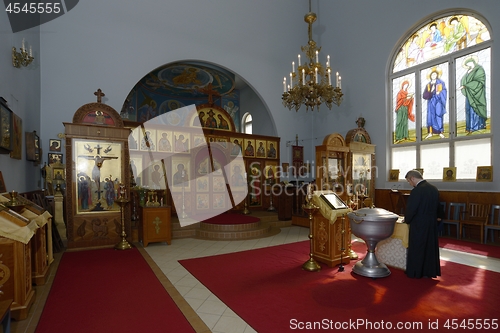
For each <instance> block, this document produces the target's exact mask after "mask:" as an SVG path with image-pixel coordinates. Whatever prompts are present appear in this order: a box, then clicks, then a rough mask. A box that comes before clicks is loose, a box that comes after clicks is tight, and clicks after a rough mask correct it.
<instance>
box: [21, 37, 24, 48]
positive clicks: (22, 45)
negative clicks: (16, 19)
mask: <svg viewBox="0 0 500 333" xmlns="http://www.w3.org/2000/svg"><path fill="white" fill-rule="evenodd" d="M21 48H22V49H23V50H24V38H23V42H22V44H21Z"/></svg>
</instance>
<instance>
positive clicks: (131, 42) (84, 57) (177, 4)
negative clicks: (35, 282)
mask: <svg viewBox="0 0 500 333" xmlns="http://www.w3.org/2000/svg"><path fill="white" fill-rule="evenodd" d="M465 7H469V8H473V9H474V10H476V11H477V12H479V13H481V14H482V15H483V16H484V17H486V19H487V20H488V21H489V22H490V23H491V25H492V37H493V38H494V37H495V36H496V35H498V34H499V33H500V26H499V23H498V21H495V18H496V17H499V15H500V6H499V5H498V0H476V1H474V2H472V1H465V0H439V1H435V0H433V1H431V0H421V1H418V2H416V1H401V0H377V1H373V0H351V1H326V0H313V1H312V10H313V11H314V12H316V13H317V15H318V20H317V22H316V23H315V24H314V26H313V28H314V29H313V38H314V40H315V41H316V42H318V44H319V45H320V46H322V52H321V53H322V57H325V56H326V54H330V56H331V57H332V60H331V62H332V67H333V68H334V70H338V71H339V72H340V73H341V75H342V78H343V80H342V88H343V90H344V93H345V98H344V102H343V103H342V105H341V106H340V107H337V106H335V105H334V106H333V108H332V110H331V111H330V110H328V109H327V108H326V107H325V106H323V107H322V108H321V110H320V111H319V113H318V112H316V113H314V114H311V113H310V112H309V113H305V110H303V109H302V110H300V111H299V112H298V113H296V112H295V111H289V110H288V109H285V108H284V107H283V105H282V103H281V94H282V91H283V90H282V89H283V85H282V80H283V77H284V76H287V75H288V73H289V72H290V69H291V61H292V60H295V59H296V56H297V54H298V52H299V51H300V47H301V46H302V45H305V44H306V43H307V24H306V23H305V22H304V19H303V18H304V14H305V13H306V12H307V11H308V2H307V1H306V0H273V1H269V0H253V1H248V0H231V1H230V0H213V1H200V0H184V1H169V2H161V1H154V0H143V1H131V0H107V1H97V0H87V1H80V2H79V3H78V5H77V6H76V7H75V8H74V9H72V10H71V11H70V12H68V13H67V14H65V15H63V16H62V17H59V18H57V19H55V20H53V21H51V22H48V23H46V24H44V25H42V26H41V28H40V39H41V42H40V44H41V48H40V49H39V48H36V50H37V51H36V54H37V55H38V60H37V61H39V62H38V66H39V67H38V70H40V71H41V83H40V85H39V87H40V88H39V92H35V91H36V88H37V87H38V85H37V84H36V83H35V82H36V79H35V80H31V78H32V76H35V73H38V70H37V71H33V73H31V72H30V71H28V70H23V71H20V70H18V69H14V68H13V67H12V66H10V47H11V46H5V45H12V43H13V41H11V39H15V40H16V43H17V44H20V41H21V40H22V36H24V33H23V32H20V33H17V34H12V33H10V34H9V33H7V34H1V35H0V41H2V42H3V43H2V44H1V45H4V46H2V48H3V50H4V51H3V52H1V53H0V60H2V59H3V60H2V62H1V65H0V71H1V72H0V74H2V75H1V76H0V95H3V96H5V95H9V94H11V93H13V94H15V95H16V96H17V99H18V100H19V103H34V104H35V105H31V104H29V105H22V106H21V107H20V108H22V109H23V110H24V112H25V114H24V117H23V119H26V118H27V117H28V109H29V110H41V111H40V113H41V115H42V117H41V123H40V131H41V137H42V142H43V144H44V148H45V150H44V156H43V157H44V160H46V155H47V154H46V152H47V148H48V146H47V144H48V140H49V139H51V138H56V136H57V134H58V133H63V132H64V126H63V125H62V122H71V120H72V117H73V114H74V112H75V111H76V110H77V109H78V108H79V107H80V106H82V105H83V104H86V103H89V102H94V101H95V96H94V95H93V93H94V91H96V90H97V89H98V88H101V89H102V90H103V91H104V93H105V94H106V97H105V98H104V99H103V101H104V102H105V103H106V104H108V105H110V106H112V107H113V108H115V109H117V110H119V109H120V108H121V106H122V103H123V101H124V99H125V97H126V95H127V94H128V92H129V91H130V90H131V89H132V87H133V86H134V85H135V84H136V83H137V81H138V80H140V79H141V78H142V77H143V76H144V75H145V74H146V73H148V72H149V71H151V70H152V69H154V68H156V67H158V66H161V65H164V64H167V63H170V62H174V61H179V60H202V61H207V62H211V63H214V64H219V65H221V66H222V67H224V68H227V69H229V70H231V71H233V72H235V73H237V74H238V75H240V76H242V77H243V78H244V80H245V81H247V82H248V84H249V85H250V86H251V87H252V88H253V89H255V90H256V93H257V95H258V96H259V97H260V98H261V99H262V102H260V101H259V102H255V101H252V103H249V104H248V105H246V106H245V105H242V106H241V107H242V111H245V109H247V108H258V107H260V108H263V109H266V111H268V112H270V114H271V116H272V119H271V120H270V119H269V116H268V114H267V113H266V112H261V110H249V111H252V112H255V117H254V119H255V120H254V121H255V124H257V126H259V125H262V127H261V128H259V130H258V133H262V134H274V133H265V132H266V131H267V128H269V130H271V129H274V128H275V130H276V134H277V135H278V136H280V137H281V142H282V144H281V154H282V157H283V162H287V159H288V162H289V159H290V153H289V150H290V147H286V141H289V140H294V139H295V135H296V134H298V135H299V140H304V141H302V142H301V144H302V145H304V147H305V158H306V160H312V159H313V157H314V147H315V146H316V145H319V144H321V142H322V141H323V138H324V137H325V135H327V134H329V133H332V132H339V133H341V134H342V135H345V134H346V133H347V131H348V130H349V129H352V128H354V127H356V124H355V123H354V122H355V120H356V118H357V117H359V116H360V115H361V116H363V117H364V118H365V119H366V129H367V130H368V132H369V133H370V135H371V137H372V140H373V143H374V144H376V145H377V164H378V167H379V170H386V168H387V165H388V164H387V163H388V162H387V160H388V157H387V147H386V142H387V117H386V115H387V107H388V102H387V97H386V96H387V91H386V85H385V81H386V78H387V67H388V61H389V57H390V55H391V52H392V50H393V49H394V47H395V45H396V43H397V42H398V40H399V39H400V38H401V36H402V35H403V34H404V33H405V32H406V31H408V30H409V29H410V28H412V27H413V26H414V25H415V24H416V23H417V22H418V21H419V20H421V19H422V18H424V17H427V16H428V15H430V14H432V13H434V12H438V11H441V10H443V9H446V8H465ZM195 8H196V9H195ZM0 15H1V16H0V28H1V29H2V31H5V30H8V29H10V28H9V27H8V26H7V25H6V23H5V19H6V14H5V13H4V12H2V13H1V14H0ZM26 36H27V35H26ZM26 38H27V40H29V39H30V38H31V37H30V38H28V37H26ZM30 42H31V41H30ZM499 47H500V43H496V44H495V47H494V49H493V51H492V55H493V59H494V60H493V65H492V68H496V67H497V66H498V62H499V59H500V58H499V56H498V54H499V52H498V48H499ZM323 61H324V58H323ZM9 66H10V67H9ZM4 75H5V76H4ZM21 78H22V80H21ZM499 80H500V75H496V76H495V77H494V80H493V81H492V89H495V87H499V86H500V85H499ZM11 81H18V82H16V84H15V85H14V86H11ZM493 91H494V90H493ZM36 94H41V98H39V99H38V100H37V101H34V100H33V98H35V99H36V96H33V95H36ZM248 96H249V95H248ZM493 96H494V97H493V100H492V105H493V107H494V106H495V105H498V104H499V102H500V100H499V98H500V97H498V94H493ZM242 98H243V99H244V98H245V96H243V97H242ZM28 100H29V101H30V102H28ZM250 100H251V99H250ZM38 101H41V102H40V103H41V107H38V105H37V103H38ZM247 111H248V110H247ZM493 112H494V111H493ZM35 113H36V112H35ZM30 116H31V114H30ZM33 117H34V119H36V118H40V116H39V115H37V114H36V115H33ZM29 121H31V120H29ZM271 124H272V126H271ZM268 126H269V127H268ZM492 128H494V129H498V128H500V117H496V118H495V117H492ZM499 141H500V138H499V136H496V138H495V140H494V145H495V146H496V147H498V146H500V142H499ZM23 157H24V152H23ZM0 163H1V164H0V170H2V171H3V172H4V178H5V173H6V172H5V171H4V169H6V167H4V165H8V166H7V168H14V169H17V170H22V172H21V173H19V172H16V173H15V174H14V173H10V174H9V175H10V176H12V177H14V175H15V176H16V177H15V181H16V182H18V184H19V187H20V188H21V189H20V190H21V191H22V190H31V189H33V187H34V185H33V183H25V182H24V181H23V180H21V178H22V177H20V176H18V175H19V174H25V173H26V174H28V173H30V172H33V170H34V169H33V167H32V166H31V162H26V161H25V160H23V161H17V160H11V159H10V158H8V157H6V156H5V155H4V156H0ZM21 164H22V167H19V166H20V165H21ZM494 164H496V165H500V158H499V157H498V155H495V154H494ZM8 172H10V171H8ZM383 173H384V174H381V175H380V177H379V178H378V179H377V180H376V187H377V188H390V186H391V185H392V183H387V182H386V178H387V176H386V175H385V173H386V172H385V171H383ZM496 178H497V179H498V177H496ZM12 181H14V179H13V180H12ZM497 183H498V182H497ZM23 187H24V188H23ZM440 188H443V189H446V188H449V189H457V190H488V191H490V190H491V191H493V190H494V191H500V185H496V183H486V184H485V183H477V184H476V183H470V184H465V185H464V184H463V183H457V184H452V183H447V184H442V186H440Z"/></svg>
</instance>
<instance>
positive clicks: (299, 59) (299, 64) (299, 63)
mask: <svg viewBox="0 0 500 333" xmlns="http://www.w3.org/2000/svg"><path fill="white" fill-rule="evenodd" d="M299 67H300V54H299Z"/></svg>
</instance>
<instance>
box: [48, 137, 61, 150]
mask: <svg viewBox="0 0 500 333" xmlns="http://www.w3.org/2000/svg"><path fill="white" fill-rule="evenodd" d="M49 151H61V140H56V139H50V140H49Z"/></svg>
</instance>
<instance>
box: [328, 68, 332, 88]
mask: <svg viewBox="0 0 500 333" xmlns="http://www.w3.org/2000/svg"><path fill="white" fill-rule="evenodd" d="M331 73H332V70H331V69H330V68H328V84H329V85H330V86H331V85H332V75H331Z"/></svg>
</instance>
